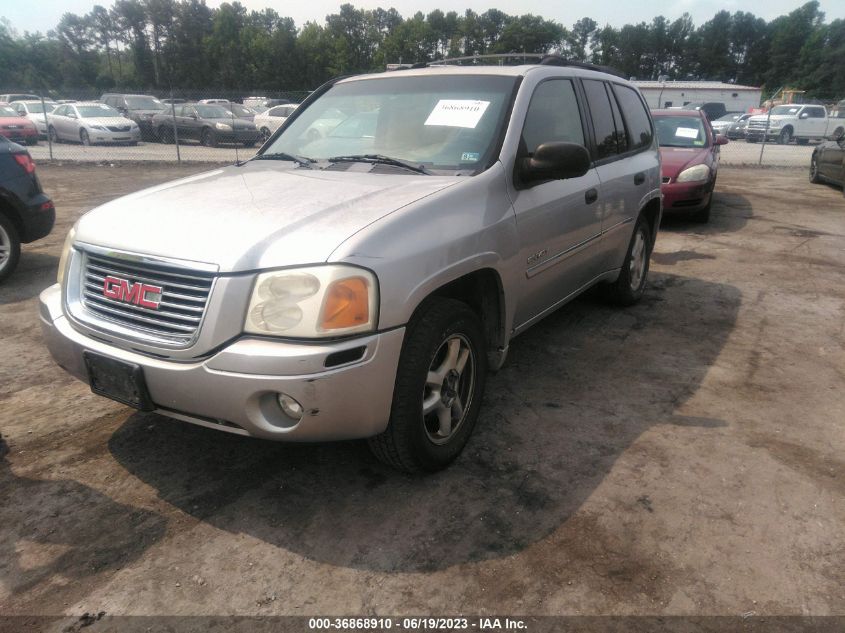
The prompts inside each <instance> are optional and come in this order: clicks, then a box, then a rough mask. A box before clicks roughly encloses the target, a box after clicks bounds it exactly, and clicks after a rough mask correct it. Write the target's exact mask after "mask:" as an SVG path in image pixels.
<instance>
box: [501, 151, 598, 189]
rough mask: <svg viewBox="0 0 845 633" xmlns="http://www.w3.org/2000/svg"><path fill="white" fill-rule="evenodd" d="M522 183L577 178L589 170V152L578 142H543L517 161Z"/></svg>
mask: <svg viewBox="0 0 845 633" xmlns="http://www.w3.org/2000/svg"><path fill="white" fill-rule="evenodd" d="M517 165H518V174H519V177H520V179H521V180H522V182H523V183H526V184H529V183H536V182H540V181H545V180H565V179H567V178H578V177H579V176H583V175H584V174H586V173H587V172H588V171H589V170H590V154H589V152H588V151H587V148H586V147H584V146H583V145H579V144H578V143H564V142H559V141H555V142H551V143H543V144H542V145H540V146H539V147H538V148H537V150H536V151H535V152H534V155H533V156H531V157H529V158H521V159H518V161H517Z"/></svg>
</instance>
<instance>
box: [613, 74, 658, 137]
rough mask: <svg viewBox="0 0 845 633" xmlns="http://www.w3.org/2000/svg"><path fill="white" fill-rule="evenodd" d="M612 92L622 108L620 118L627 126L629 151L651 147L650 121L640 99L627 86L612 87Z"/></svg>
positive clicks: (617, 85) (616, 85) (615, 85)
mask: <svg viewBox="0 0 845 633" xmlns="http://www.w3.org/2000/svg"><path fill="white" fill-rule="evenodd" d="M613 91H614V92H615V93H616V98H617V100H618V101H619V107H620V108H622V116H624V117H625V122H626V123H627V124H628V134H629V142H630V149H639V148H642V147H648V146H649V145H651V139H652V138H653V135H652V131H651V121H650V120H649V118H648V112H646V109H645V106H644V105H643V102H642V99H640V97H639V95H638V94H637V93H636V92H635V91H634V90H632V89H631V88H629V87H628V86H620V85H619V84H614V85H613Z"/></svg>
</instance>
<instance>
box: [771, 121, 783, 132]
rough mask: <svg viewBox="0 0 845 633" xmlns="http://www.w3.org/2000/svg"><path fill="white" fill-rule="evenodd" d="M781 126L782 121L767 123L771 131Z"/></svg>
mask: <svg viewBox="0 0 845 633" xmlns="http://www.w3.org/2000/svg"><path fill="white" fill-rule="evenodd" d="M782 124H783V122H782V121H770V122H769V129H770V130H773V129H774V128H776V127H780V126H781V125H782Z"/></svg>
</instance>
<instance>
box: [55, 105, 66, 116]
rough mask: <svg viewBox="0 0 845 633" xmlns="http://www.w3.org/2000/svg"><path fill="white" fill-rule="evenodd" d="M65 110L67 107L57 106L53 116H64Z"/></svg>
mask: <svg viewBox="0 0 845 633" xmlns="http://www.w3.org/2000/svg"><path fill="white" fill-rule="evenodd" d="M66 110H67V106H59V107H58V108H56V109H55V110H54V111H53V114H58V115H59V116H64V115H65V111H66Z"/></svg>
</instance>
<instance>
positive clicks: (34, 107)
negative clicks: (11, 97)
mask: <svg viewBox="0 0 845 633" xmlns="http://www.w3.org/2000/svg"><path fill="white" fill-rule="evenodd" d="M45 109H46V110H47V112H52V111H53V110H55V109H56V104H54V103H45V104H44V105H43V106H42V105H41V102H40V101H39V102H36V103H27V104H26V110H27V112H29V113H30V114H41V113H43V112H44V110H45Z"/></svg>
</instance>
